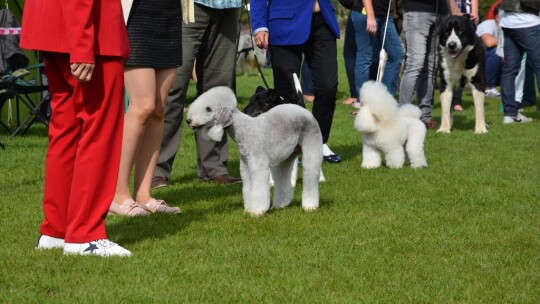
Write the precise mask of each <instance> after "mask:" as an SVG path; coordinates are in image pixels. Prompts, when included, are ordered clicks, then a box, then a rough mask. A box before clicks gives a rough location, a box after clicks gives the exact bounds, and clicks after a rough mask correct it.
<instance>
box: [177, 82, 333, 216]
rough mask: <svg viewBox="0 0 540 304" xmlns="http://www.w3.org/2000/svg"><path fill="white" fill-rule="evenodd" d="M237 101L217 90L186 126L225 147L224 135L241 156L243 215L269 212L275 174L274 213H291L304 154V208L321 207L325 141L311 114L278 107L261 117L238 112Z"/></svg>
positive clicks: (200, 102)
mask: <svg viewBox="0 0 540 304" xmlns="http://www.w3.org/2000/svg"><path fill="white" fill-rule="evenodd" d="M236 104H237V102H236V97H235V96H234V93H233V92H232V91H231V90H230V89H229V88H227V87H215V88H213V89H210V90H208V91H207V92H206V93H204V94H202V95H201V96H199V98H197V99H196V100H195V101H194V102H193V103H192V104H191V106H190V107H189V110H188V113H187V123H188V125H189V127H191V128H193V129H195V130H197V131H199V132H201V133H200V134H201V135H202V136H207V137H208V138H210V139H212V140H215V141H220V140H221V138H222V136H223V131H224V130H226V131H227V133H228V134H229V135H230V136H231V137H232V138H233V140H234V141H235V142H236V144H237V146H238V152H239V153H240V175H241V177H242V182H243V186H242V192H243V196H244V209H245V210H246V211H247V212H248V213H250V214H251V215H253V216H260V215H263V214H264V213H265V212H266V211H267V210H268V209H269V208H270V172H272V176H273V177H274V198H273V204H272V206H273V208H284V207H287V206H288V205H289V204H290V202H291V200H292V198H293V194H294V188H293V185H292V184H291V172H292V168H293V165H294V163H295V160H296V157H297V156H298V155H299V154H300V153H302V167H303V192H302V208H304V210H306V211H311V210H315V209H317V207H319V174H320V171H321V164H322V158H323V157H322V135H321V131H320V129H319V125H318V123H317V121H316V120H315V118H314V117H313V115H312V114H311V112H309V111H308V110H306V109H304V108H302V107H300V106H298V105H293V104H284V105H279V106H276V107H274V108H272V109H271V110H269V111H268V112H266V113H263V114H261V115H259V116H257V117H250V116H248V115H246V114H244V113H242V112H240V111H239V110H237V109H236Z"/></svg>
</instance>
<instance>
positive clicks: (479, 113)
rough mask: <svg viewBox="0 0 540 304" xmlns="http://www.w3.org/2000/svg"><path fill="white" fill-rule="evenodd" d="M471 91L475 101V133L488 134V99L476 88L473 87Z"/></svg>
mask: <svg viewBox="0 0 540 304" xmlns="http://www.w3.org/2000/svg"><path fill="white" fill-rule="evenodd" d="M471 90H472V95H473V99H474V119H475V127H474V133H476V134H483V133H487V129H486V121H485V118H484V99H485V97H486V94H485V93H484V92H483V91H479V90H477V89H476V88H475V87H474V86H471Z"/></svg>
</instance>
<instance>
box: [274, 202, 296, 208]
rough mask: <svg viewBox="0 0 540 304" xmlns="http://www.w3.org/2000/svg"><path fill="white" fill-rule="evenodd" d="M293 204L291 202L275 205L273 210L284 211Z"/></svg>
mask: <svg viewBox="0 0 540 304" xmlns="http://www.w3.org/2000/svg"><path fill="white" fill-rule="evenodd" d="M290 204H291V202H288V203H287V202H280V203H273V204H272V209H283V208H286V207H288V206H289V205H290Z"/></svg>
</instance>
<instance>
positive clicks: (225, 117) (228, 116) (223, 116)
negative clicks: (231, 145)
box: [216, 108, 232, 128]
mask: <svg viewBox="0 0 540 304" xmlns="http://www.w3.org/2000/svg"><path fill="white" fill-rule="evenodd" d="M231 124H232V113H231V110H229V109H226V108H223V109H221V111H220V112H219V115H218V118H217V119H216V125H221V126H222V127H223V128H226V127H228V126H230V125H231Z"/></svg>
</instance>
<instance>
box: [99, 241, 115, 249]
mask: <svg viewBox="0 0 540 304" xmlns="http://www.w3.org/2000/svg"><path fill="white" fill-rule="evenodd" d="M93 243H95V244H96V245H97V246H98V247H99V248H103V249H107V248H111V247H114V246H116V245H118V244H116V243H114V242H111V241H109V240H108V239H100V240H96V241H94V242H93Z"/></svg>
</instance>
